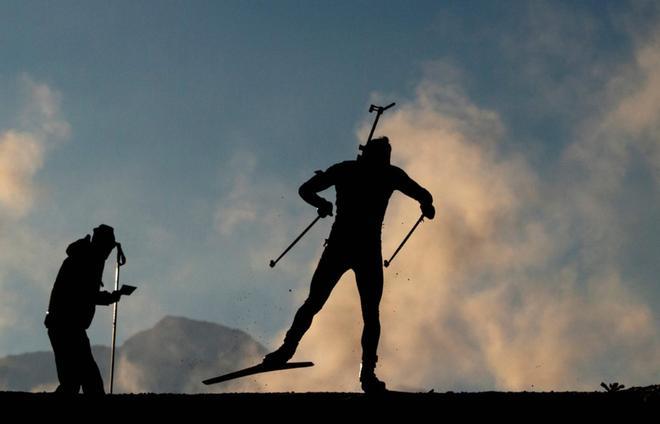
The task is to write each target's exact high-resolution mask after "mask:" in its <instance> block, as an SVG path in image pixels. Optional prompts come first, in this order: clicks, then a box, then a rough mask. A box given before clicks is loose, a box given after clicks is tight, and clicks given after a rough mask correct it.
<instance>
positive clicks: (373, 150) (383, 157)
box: [358, 137, 392, 165]
mask: <svg viewBox="0 0 660 424" xmlns="http://www.w3.org/2000/svg"><path fill="white" fill-rule="evenodd" d="M359 149H360V151H361V152H362V153H361V154H360V155H359V156H358V160H360V161H362V162H365V163H367V164H369V165H389V163H390V156H391V154H392V146H390V139H389V138H387V137H378V138H372V139H371V140H369V141H367V144H365V145H360V146H359Z"/></svg>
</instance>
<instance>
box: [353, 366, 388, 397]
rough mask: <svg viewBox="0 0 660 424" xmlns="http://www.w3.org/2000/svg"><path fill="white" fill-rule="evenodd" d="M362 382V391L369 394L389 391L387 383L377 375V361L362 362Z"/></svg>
mask: <svg viewBox="0 0 660 424" xmlns="http://www.w3.org/2000/svg"><path fill="white" fill-rule="evenodd" d="M360 383H361V384H362V391H363V392H365V393H367V394H372V393H385V392H387V389H386V388H385V383H384V382H382V381H380V380H379V379H378V377H376V363H375V362H362V365H361V366H360Z"/></svg>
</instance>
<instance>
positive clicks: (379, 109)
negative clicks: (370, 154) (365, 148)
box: [367, 102, 396, 142]
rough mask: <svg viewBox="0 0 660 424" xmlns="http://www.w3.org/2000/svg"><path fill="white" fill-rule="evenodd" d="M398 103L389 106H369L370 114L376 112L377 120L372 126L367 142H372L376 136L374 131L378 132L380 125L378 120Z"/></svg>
mask: <svg viewBox="0 0 660 424" xmlns="http://www.w3.org/2000/svg"><path fill="white" fill-rule="evenodd" d="M395 104H396V103H394V102H393V103H390V104H389V105H387V106H376V105H371V106H369V113H371V112H373V111H374V110H375V111H376V119H374V124H373V125H372V126H371V132H370V133H369V137H368V138H367V142H369V140H371V137H372V136H373V135H374V131H375V130H376V125H378V119H379V118H380V115H382V114H383V112H385V111H386V110H387V109H389V108H391V107H392V106H394V105H395Z"/></svg>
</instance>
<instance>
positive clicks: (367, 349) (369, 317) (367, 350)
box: [354, 249, 385, 392]
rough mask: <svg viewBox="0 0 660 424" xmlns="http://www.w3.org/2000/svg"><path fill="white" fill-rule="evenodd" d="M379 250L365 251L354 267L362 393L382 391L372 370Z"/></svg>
mask: <svg viewBox="0 0 660 424" xmlns="http://www.w3.org/2000/svg"><path fill="white" fill-rule="evenodd" d="M381 264H382V258H381V254H380V249H378V250H377V251H376V252H367V255H364V256H362V257H361V258H360V260H359V263H357V264H356V265H355V267H354V270H355V280H356V282H357V287H358V292H359V293H360V305H361V306H362V319H363V320H364V328H363V330H362V366H361V368H360V382H361V383H362V389H363V390H364V391H365V392H373V391H383V390H385V383H383V382H381V381H380V380H378V378H377V377H376V373H375V369H376V362H377V361H378V355H377V351H378V341H379V339H380V314H379V306H380V300H381V298H382V296H383V268H382V266H381Z"/></svg>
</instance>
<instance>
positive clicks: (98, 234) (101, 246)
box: [92, 224, 117, 259]
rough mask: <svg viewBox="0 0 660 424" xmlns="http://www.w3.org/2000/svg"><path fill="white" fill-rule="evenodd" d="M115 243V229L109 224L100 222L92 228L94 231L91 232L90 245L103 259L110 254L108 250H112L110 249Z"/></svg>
mask: <svg viewBox="0 0 660 424" xmlns="http://www.w3.org/2000/svg"><path fill="white" fill-rule="evenodd" d="M116 245H117V241H116V240H115V231H114V229H113V228H112V227H111V226H109V225H105V224H101V225H99V226H98V227H96V228H94V233H93V234H92V246H93V247H94V249H95V250H96V251H97V252H98V253H99V254H100V255H101V256H103V258H104V259H107V258H108V256H110V252H112V249H114V248H115V246H116Z"/></svg>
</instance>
